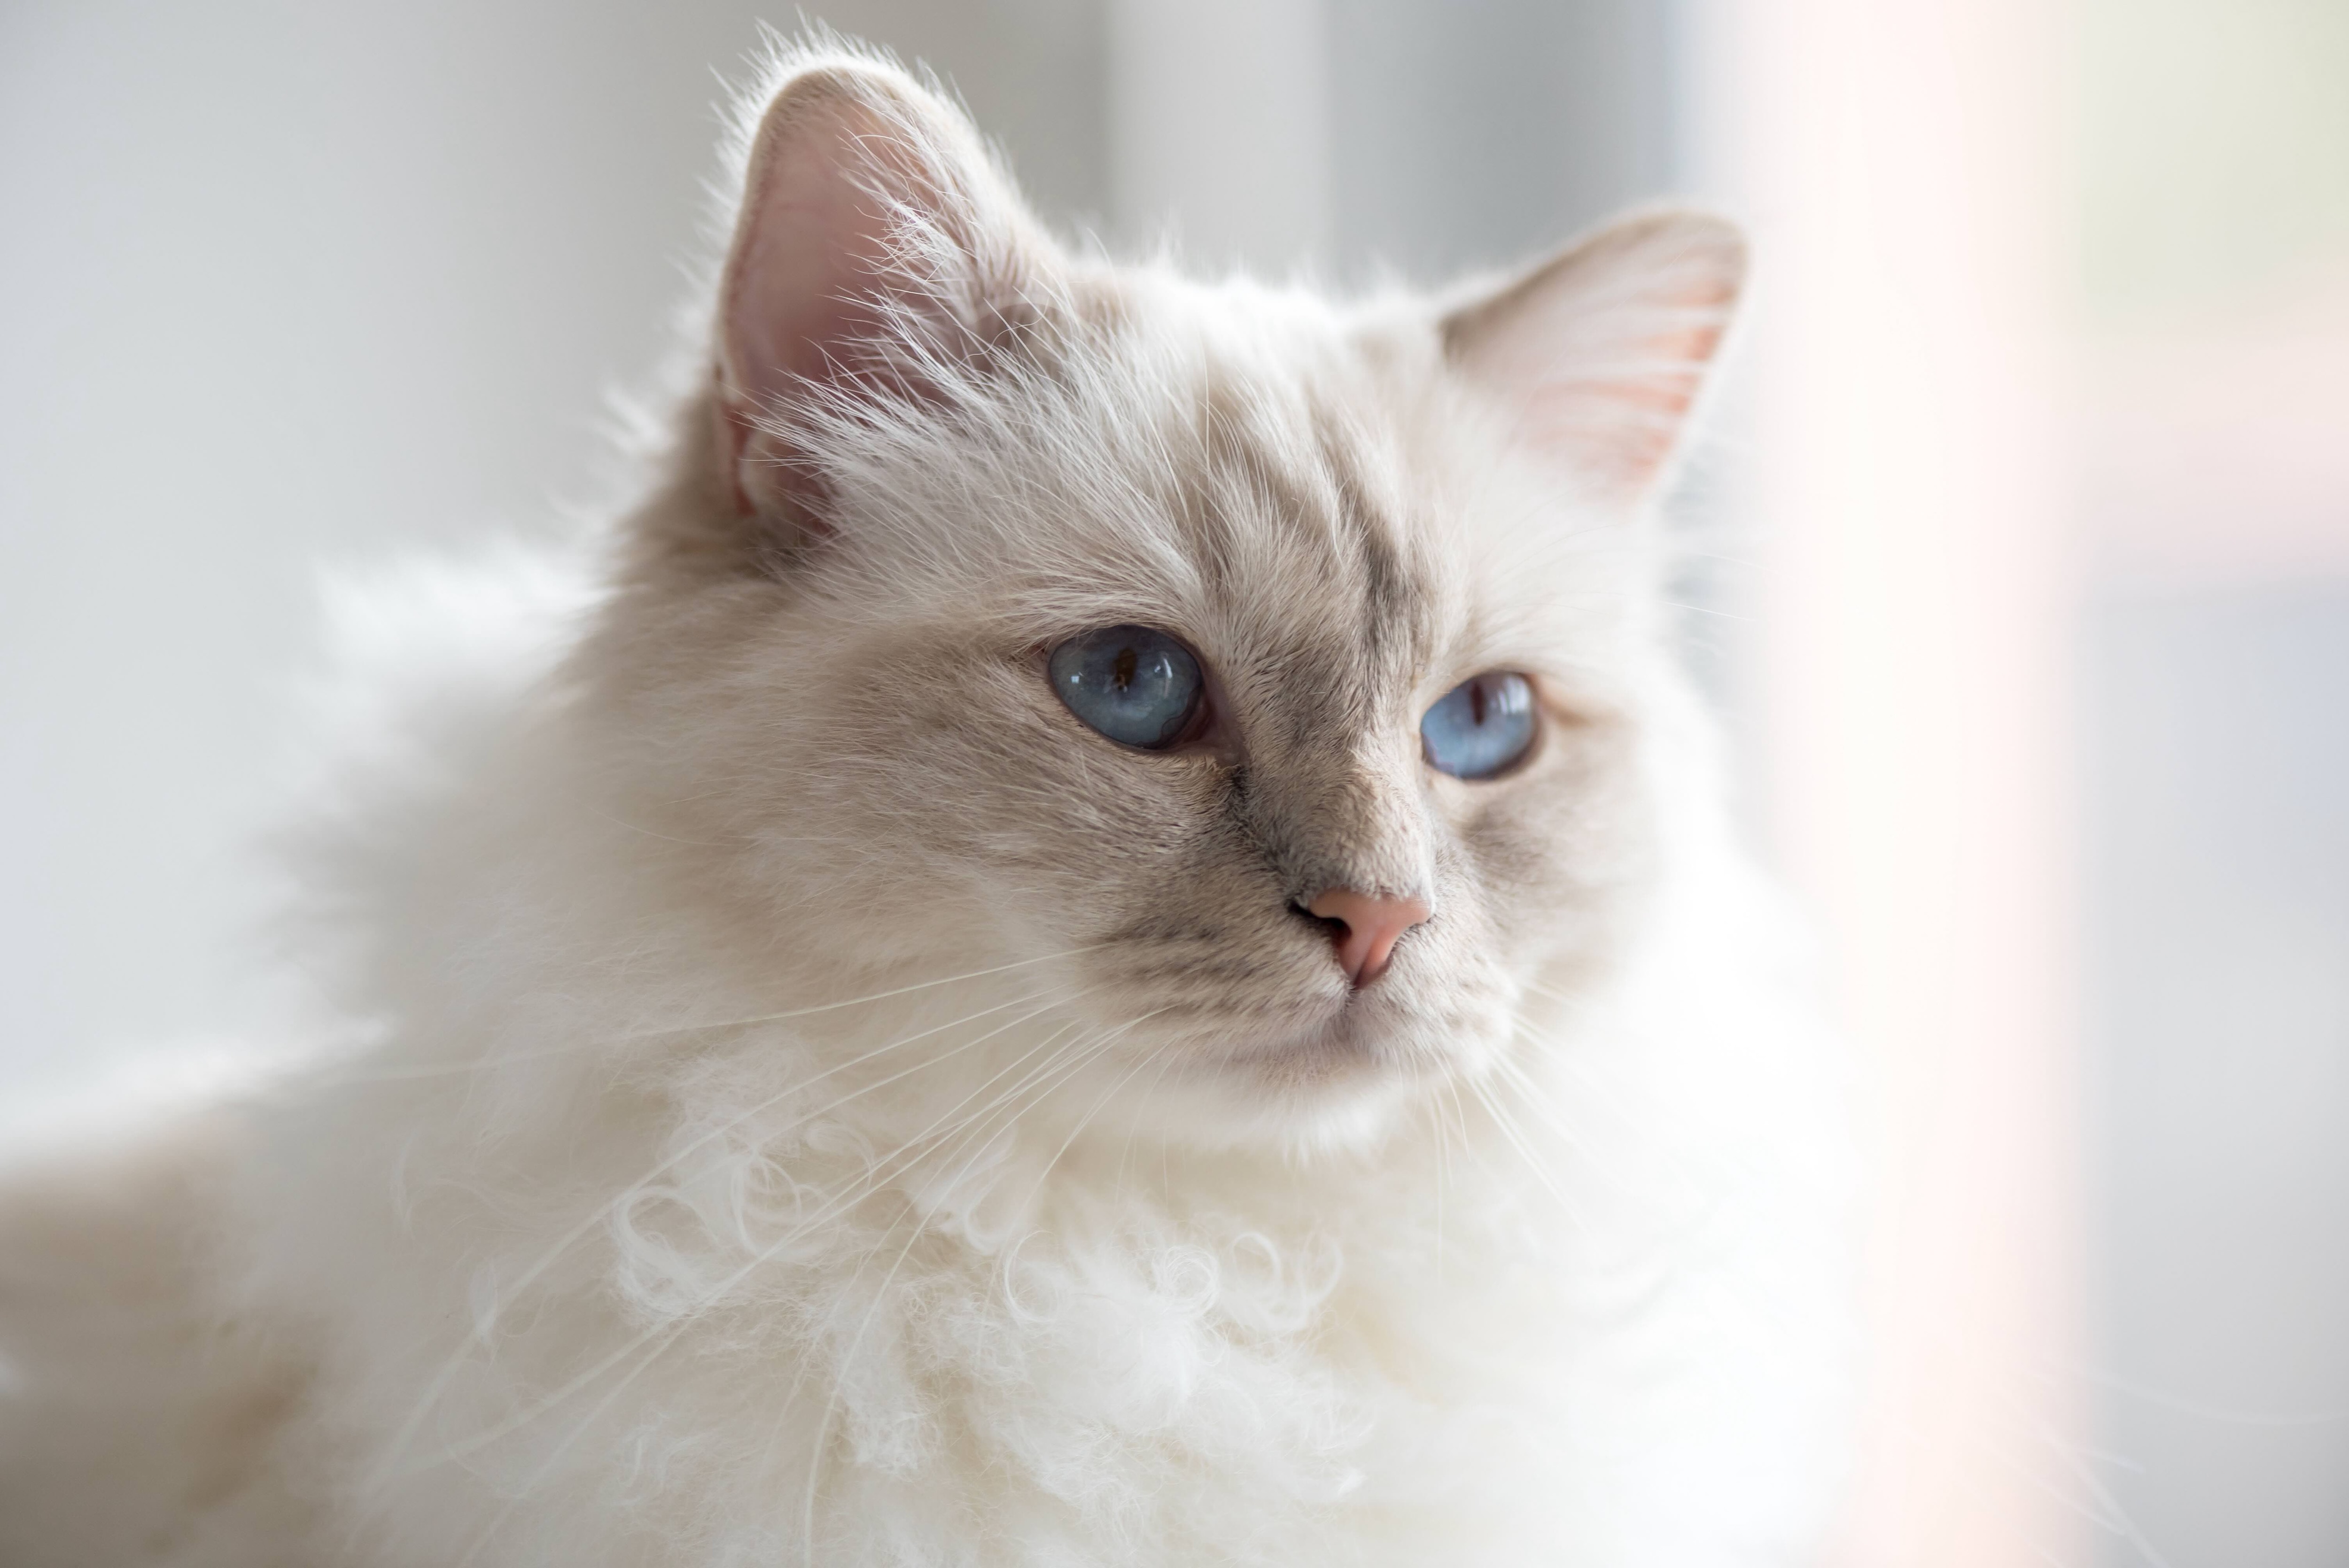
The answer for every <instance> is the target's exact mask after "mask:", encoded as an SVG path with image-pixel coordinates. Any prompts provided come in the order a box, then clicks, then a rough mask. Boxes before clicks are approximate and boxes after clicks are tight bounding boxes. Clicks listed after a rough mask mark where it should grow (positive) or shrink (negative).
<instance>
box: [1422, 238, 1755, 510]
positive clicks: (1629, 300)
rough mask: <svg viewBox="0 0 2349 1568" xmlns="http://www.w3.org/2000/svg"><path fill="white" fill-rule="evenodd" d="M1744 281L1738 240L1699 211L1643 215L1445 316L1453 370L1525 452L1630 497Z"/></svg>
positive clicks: (1695, 386)
mask: <svg viewBox="0 0 2349 1568" xmlns="http://www.w3.org/2000/svg"><path fill="white" fill-rule="evenodd" d="M1744 278H1745V242H1744V236H1743V235H1741V234H1740V233H1739V232H1738V231H1737V229H1736V228H1735V227H1734V226H1733V225H1732V224H1731V223H1729V222H1727V221H1725V220H1723V219H1720V218H1716V217H1713V216H1711V215H1709V214H1705V213H1700V212H1682V211H1663V212H1651V213H1642V214H1639V215H1636V216H1633V217H1630V218H1626V219H1623V220H1622V221H1620V222H1616V223H1613V224H1611V225H1609V227H1607V228H1605V229H1602V230H1600V231H1599V232H1597V233H1596V234H1593V235H1590V236H1589V237H1588V238H1586V239H1584V240H1581V241H1579V242H1577V243H1575V244H1573V245H1571V246H1569V247H1568V248H1567V249H1566V250H1565V251H1564V252H1562V253H1559V254H1557V255H1556V256H1553V257H1551V258H1550V259H1549V260H1547V261H1546V262H1543V263H1539V264H1537V266H1535V267H1534V268H1533V269H1532V270H1531V271H1529V272H1527V273H1523V274H1521V275H1520V276H1518V277H1517V278H1516V279H1515V280H1513V281H1511V282H1509V283H1507V284H1504V285H1503V286H1501V287H1500V288H1499V289H1497V290H1495V292H1493V293H1491V294H1486V295H1485V296H1484V297H1482V298H1480V299H1477V300H1475V301H1472V302H1471V303H1469V304H1464V305H1462V306H1459V307H1457V308H1456V309H1454V311H1453V312H1452V313H1451V314H1450V315H1446V316H1445V317H1444V322H1443V334H1444V349H1445V352H1446V354H1447V355H1448V356H1449V357H1450V358H1451V360H1452V363H1453V365H1454V367H1455V368H1456V369H1457V370H1458V371H1459V372H1460V374H1462V375H1463V376H1464V377H1467V378H1468V379H1469V380H1471V381H1473V382H1475V383H1476V384H1477V385H1479V386H1481V387H1484V388H1485V389H1486V390H1487V391H1488V392H1490V393H1491V394H1492V395H1493V396H1495V397H1498V398H1499V399H1500V400H1501V401H1502V402H1503V403H1504V404H1505V405H1506V406H1507V407H1509V408H1510V409H1511V410H1513V411H1514V412H1515V413H1516V415H1517V417H1518V418H1519V421H1520V424H1519V430H1520V433H1521V436H1522V438H1523V439H1524V440H1525V441H1526V444H1527V445H1528V446H1530V447H1532V448H1534V449H1537V451H1539V452H1540V453H1542V454H1543V455H1544V456H1546V457H1547V458H1549V459H1553V460H1555V461H1557V462H1559V463H1561V464H1563V465H1565V466H1566V467H1568V469H1571V470H1572V472H1573V473H1574V475H1575V477H1576V479H1577V480H1579V481H1580V482H1581V483H1583V484H1584V485H1586V486H1588V488H1590V489H1591V490H1595V491H1596V492H1598V493H1599V494H1600V495H1602V496H1606V497H1609V498H1615V499H1621V498H1627V497H1632V496H1636V495H1638V494H1639V493H1640V492H1641V491H1643V490H1646V489H1647V488H1648V487H1649V486H1651V485H1652V484H1653V483H1654V482H1655V480H1656V479H1657V477H1658V476H1659V475H1660V474H1661V472H1662V471H1663V469H1664V467H1665V465H1666V463H1667V461H1668V460H1669V459H1671V455H1672V452H1673V449H1674V448H1675V447H1676V446H1677V445H1678V442H1679V439H1680V436H1681V431H1682V428H1683V427H1684V426H1685V424H1686V423H1687V419H1688V414H1689V410H1690V408H1691V407H1692V406H1693V405H1694V403H1695V402H1696V397H1697V394H1698V393H1699V391H1700V390H1702V387H1703V384H1704V377H1705V372H1706V369H1707V368H1708V366H1710V365H1711V363H1712V360H1713V355H1714V352H1715V351H1716V350H1717V349H1718V348H1719V347H1720V346H1721V339H1722V335H1723V332H1724V331H1725V330H1726V329H1727V327H1728V325H1729V319H1730V315H1731V313H1732V311H1733V307H1734V306H1735V304H1736V303H1737V297H1738V293H1739V291H1740V289H1741V288H1742V286H1743V285H1744Z"/></svg>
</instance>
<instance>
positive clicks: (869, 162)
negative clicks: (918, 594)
mask: <svg viewBox="0 0 2349 1568" xmlns="http://www.w3.org/2000/svg"><path fill="white" fill-rule="evenodd" d="M917 134H918V133H917V132H916V131H915V130H913V129H912V128H911V127H910V126H909V125H907V124H903V123H893V122H892V119H891V117H890V116H888V115H887V114H885V112H883V111H882V110H880V109H878V108H874V106H872V105H870V104H868V103H865V102H862V101H859V99H858V98H857V97H855V96H854V90H853V89H852V88H848V87H847V86H845V85H844V84H842V83H840V82H838V81H837V80H836V79H835V80H830V81H826V80H823V79H816V80H805V79H803V80H802V81H800V82H796V83H794V84H792V87H790V88H786V89H785V90H784V93H783V95H782V97H781V98H779V99H778V100H777V102H776V104H775V105H774V107H773V108H771V109H770V110H769V112H768V119H767V123H766V124H765V125H764V126H763V127H762V128H761V131H760V136H759V143H758V147H757V150H756V151H755V152H754V154H753V156H752V161H751V168H750V183H749V188H748V190H747V191H746V192H745V196H744V201H743V207H742V217H741V222H740V228H739V230H738V232H737V233H736V237H735V242H734V249H733V253H732V254H731V255H730V257H729V258H728V261H727V265H726V276H725V281H724V284H723V289H722V292H721V294H720V297H719V407H718V410H717V412H718V418H719V431H718V434H719V453H720V458H721V460H722V461H723V462H724V464H725V467H726V469H727V471H728V472H729V473H730V476H731V479H732V484H733V490H734V496H735V502H736V506H737V509H738V510H739V511H743V512H745V513H748V512H750V511H769V510H778V509H781V510H785V511H792V512H795V513H797V514H799V516H800V521H802V522H803V523H807V522H812V521H814V519H815V515H816V506H815V502H816V500H818V499H819V498H816V497H814V496H813V495H812V493H811V486H812V482H813V481H812V480H811V479H810V478H809V476H807V475H806V474H805V473H804V472H803V471H802V470H801V469H798V468H796V467H795V466H794V464H793V462H792V457H793V453H792V449H791V445H790V443H789V442H788V441H787V440H786V439H784V438H781V437H779V436H778V435H776V434H775V433H774V432H773V431H772V430H771V429H764V428H761V425H760V421H761V418H763V417H766V416H769V415H771V414H772V413H773V412H774V411H775V410H776V409H777V407H778V406H779V405H781V403H783V402H785V401H786V400H787V399H789V398H790V397H792V396H793V395H794V394H796V393H799V392H801V391H802V390H804V389H805V387H807V385H808V384H809V383H818V384H822V383H827V382H830V383H838V382H841V381H843V380H847V379H850V378H853V377H858V376H860V375H871V374H875V373H877V372H878V371H879V370H880V369H881V366H880V364H879V361H880V358H881V356H882V354H883V352H884V349H883V340H884V339H885V335H887V333H888V332H889V330H890V328H891V310H890V307H891V306H892V305H893V304H895V305H902V304H905V303H907V302H909V301H913V300H916V299H918V298H919V297H920V290H921V284H920V282H919V281H918V280H917V279H916V277H915V276H914V275H912V273H910V272H909V271H908V269H907V268H906V267H905V265H904V264H903V263H902V262H901V261H900V259H899V258H897V257H896V256H895V254H893V252H894V250H895V243H896V240H897V223H898V216H897V214H896V213H895V212H894V211H892V207H891V200H890V198H889V197H888V196H885V195H884V194H883V193H882V192H883V191H892V192H895V191H902V192H903V195H902V197H900V198H899V199H901V200H906V201H924V202H926V204H930V205H932V206H935V205H936V201H937V192H938V189H939V181H938V180H937V178H936V176H935V175H934V174H929V173H927V172H926V171H925V170H924V168H923V159H922V155H921V153H920V151H919V150H917V148H916V143H915V141H914V137H915V136H916V135H917Z"/></svg>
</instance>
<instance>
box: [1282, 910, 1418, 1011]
mask: <svg viewBox="0 0 2349 1568" xmlns="http://www.w3.org/2000/svg"><path fill="white" fill-rule="evenodd" d="M1305 910H1306V913H1309V914H1312V915H1316V916H1318V917H1319V918H1320V919H1322V920H1334V921H1337V922H1338V923H1340V924H1341V925H1343V926H1344V927H1345V928H1346V931H1345V934H1344V935H1342V936H1340V937H1339V938H1338V965H1339V967H1340V968H1341V969H1343V970H1345V972H1346V978H1347V979H1349V980H1351V981H1352V982H1353V983H1354V989H1355V990H1357V991H1359V990H1361V988H1362V987H1363V986H1365V985H1369V984H1370V983H1371V981H1373V980H1375V979H1377V978H1378V977H1379V975H1380V974H1381V972H1382V971H1384V970H1385V968H1386V966H1387V956H1388V955H1389V954H1392V953H1393V952H1394V944H1395V941H1396V939H1397V938H1398V937H1400V936H1402V934H1403V933H1404V932H1406V931H1409V930H1410V929H1411V928H1412V927H1413V926H1414V925H1417V924H1418V923H1420V922H1421V921H1423V920H1425V919H1426V918H1427V917H1428V916H1429V915H1430V914H1431V913H1434V912H1433V911H1432V910H1430V909H1429V908H1428V907H1427V901H1426V900H1425V899H1423V898H1372V897H1371V895H1370V894H1369V893H1366V892H1354V891H1353V890H1352V889H1351V888H1342V887H1333V888H1331V889H1330V890H1329V891H1328V892H1325V893H1323V894H1321V895H1320V896H1319V898H1316V899H1315V900H1314V901H1313V902H1312V903H1309V904H1307V905H1306V906H1305Z"/></svg>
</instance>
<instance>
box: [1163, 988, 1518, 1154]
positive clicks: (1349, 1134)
mask: <svg viewBox="0 0 2349 1568" xmlns="http://www.w3.org/2000/svg"><path fill="white" fill-rule="evenodd" d="M1470 1033H1471V1036H1472V1037H1470V1038H1466V1039H1464V1038H1463V1037H1462V1036H1461V1035H1460V1034H1459V1033H1457V1032H1455V1031H1453V1030H1445V1031H1440V1032H1439V1031H1436V1030H1434V1029H1433V1028H1432V1027H1430V1026H1426V1025H1424V1024H1422V1023H1419V1022H1418V1021H1415V1020H1409V1019H1398V1018H1396V1017H1394V1016H1392V1014H1388V1013H1385V1012H1384V1011H1383V1010H1379V1009H1370V1008H1365V1007H1362V1006H1346V1007H1343V1008H1342V1009H1340V1011H1338V1012H1337V1013H1335V1014H1334V1015H1332V1016H1329V1017H1327V1018H1325V1019H1321V1020H1318V1021H1316V1022H1313V1023H1310V1024H1307V1025H1303V1026H1299V1027H1297V1028H1295V1029H1294V1030H1292V1031H1289V1032H1287V1033H1285V1034H1283V1035H1281V1036H1279V1037H1274V1038H1269V1039H1267V1038H1261V1037H1255V1038H1248V1039H1246V1040H1244V1041H1240V1042H1235V1043H1233V1044H1231V1045H1229V1046H1228V1047H1226V1048H1225V1049H1222V1050H1220V1051H1215V1050H1210V1051H1206V1052H1202V1053H1200V1054H1199V1055H1198V1056H1196V1057H1194V1058H1193V1059H1192V1061H1191V1062H1190V1063H1189V1064H1188V1066H1187V1068H1185V1069H1184V1070H1179V1071H1175V1072H1170V1073H1165V1074H1162V1075H1160V1076H1159V1077H1158V1078H1155V1079H1154V1080H1153V1081H1152V1083H1151V1084H1150V1087H1149V1090H1148V1102H1147V1104H1137V1105H1136V1106H1135V1107H1134V1108H1133V1109H1134V1111H1135V1113H1136V1114H1138V1115H1140V1116H1142V1117H1143V1119H1145V1121H1146V1122H1147V1123H1150V1124H1154V1126H1155V1129H1156V1130H1157V1131H1158V1132H1159V1133H1160V1134H1161V1135H1162V1136H1165V1137H1167V1138H1170V1139H1173V1140H1178V1141H1181V1142H1184V1143H1188V1144H1193V1145H1197V1146H1201V1147H1206V1148H1250V1149H1278V1150H1288V1151H1291V1152H1313V1151H1336V1150H1358V1149H1362V1148H1366V1147H1368V1146H1370V1145H1371V1144H1374V1143H1376V1142H1377V1141H1378V1140H1380V1139H1381V1137H1382V1136H1384V1134H1385V1133H1386V1132H1387V1130H1389V1129H1390V1128H1391V1127H1392V1125H1393V1124H1394V1123H1395V1121H1396V1120H1397V1119H1398V1118H1399V1116H1400V1115H1401V1114H1402V1111H1403V1110H1404V1109H1406V1108H1407V1107H1409V1106H1410V1105H1411V1104H1412V1103H1413V1102H1414V1101H1415V1100H1416V1099H1419V1098H1420V1097H1422V1096H1423V1095H1426V1094H1429V1093H1433V1092H1434V1091H1435V1090H1436V1089H1437V1088H1439V1087H1440V1086H1441V1085H1442V1084H1443V1083H1444V1082H1447V1081H1449V1080H1451V1079H1452V1078H1454V1077H1456V1076H1459V1075H1462V1074H1466V1075H1470V1076H1474V1075H1475V1073H1476V1072H1477V1071H1479V1070H1480V1068H1481V1067H1482V1065H1483V1063H1484V1059H1485V1056H1486V1055H1487V1054H1488V1052H1489V1048H1490V1047H1489V1043H1488V1042H1486V1041H1485V1040H1484V1039H1483V1038H1482V1037H1481V1035H1480V1034H1479V1033H1478V1032H1475V1031H1471V1032H1470ZM1439 1036H1440V1043H1439Z"/></svg>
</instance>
